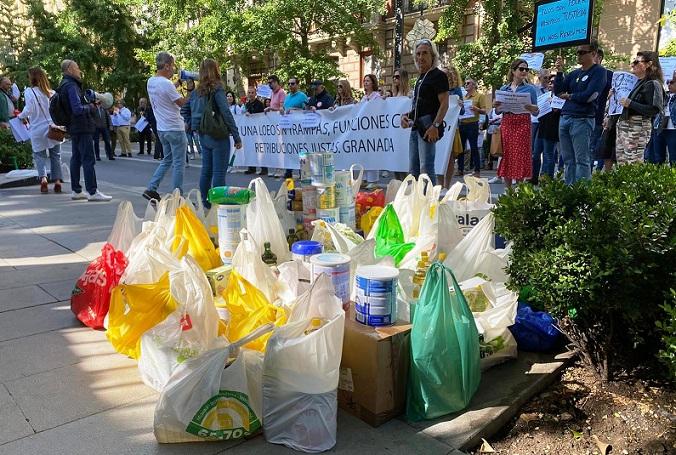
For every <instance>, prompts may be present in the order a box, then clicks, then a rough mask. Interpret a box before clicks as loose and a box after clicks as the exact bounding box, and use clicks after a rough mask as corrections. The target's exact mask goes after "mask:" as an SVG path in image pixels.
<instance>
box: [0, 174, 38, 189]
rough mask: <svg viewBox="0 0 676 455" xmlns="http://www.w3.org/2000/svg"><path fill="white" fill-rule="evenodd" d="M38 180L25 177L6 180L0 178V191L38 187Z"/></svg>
mask: <svg viewBox="0 0 676 455" xmlns="http://www.w3.org/2000/svg"><path fill="white" fill-rule="evenodd" d="M39 183H40V180H39V179H38V178H37V177H26V178H18V179H8V178H6V177H3V176H0V189H2V188H18V187H20V186H33V185H38V184H39Z"/></svg>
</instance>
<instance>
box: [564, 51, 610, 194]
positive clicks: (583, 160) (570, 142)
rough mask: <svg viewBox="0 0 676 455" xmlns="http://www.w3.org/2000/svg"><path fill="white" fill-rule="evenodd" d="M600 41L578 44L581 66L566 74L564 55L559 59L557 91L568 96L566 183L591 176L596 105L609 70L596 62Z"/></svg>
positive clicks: (566, 112)
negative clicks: (591, 142)
mask: <svg viewBox="0 0 676 455" xmlns="http://www.w3.org/2000/svg"><path fill="white" fill-rule="evenodd" d="M598 48H599V45H598V42H597V41H595V40H592V41H591V43H589V44H584V45H582V46H578V47H577V63H578V64H579V65H580V67H579V68H577V69H575V70H573V71H572V72H571V73H570V74H568V75H567V76H565V77H564V74H563V57H561V56H559V57H557V59H556V71H557V73H556V79H555V80H554V93H556V96H558V97H559V98H563V99H564V100H566V103H565V104H564V105H563V109H562V110H561V121H560V123H559V140H560V147H561V154H562V155H563V163H564V180H565V182H566V184H568V185H572V184H573V183H575V182H577V181H579V180H583V179H590V178H591V164H592V154H591V144H590V140H591V135H592V132H593V131H594V125H595V117H596V107H597V106H598V103H599V102H601V101H600V100H599V98H600V95H601V92H602V91H603V89H604V87H605V85H606V80H607V76H606V70H605V68H603V67H602V66H601V65H597V64H596V63H595V59H596V57H597V51H598Z"/></svg>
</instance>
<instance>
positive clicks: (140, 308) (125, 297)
mask: <svg viewBox="0 0 676 455" xmlns="http://www.w3.org/2000/svg"><path fill="white" fill-rule="evenodd" d="M176 306H177V304H176V301H175V300H174V298H173V297H172V296H171V293H170V292H169V274H168V273H165V274H164V275H163V276H162V278H160V281H158V282H157V283H152V284H121V285H119V286H116V287H115V288H114V289H113V292H112V295H111V296H110V310H108V330H107V331H106V336H107V337H108V340H109V341H110V343H111V344H112V345H113V348H115V350H116V351H117V352H119V353H120V354H124V355H128V356H129V357H131V358H133V359H138V358H139V356H140V355H141V335H143V334H144V333H145V332H146V331H147V330H149V329H151V328H153V327H155V326H156V325H157V324H159V323H160V322H162V321H164V319H165V318H166V317H167V316H169V314H171V313H172V312H173V311H174V310H175V309H176Z"/></svg>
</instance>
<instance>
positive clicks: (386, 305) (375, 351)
mask: <svg viewBox="0 0 676 455" xmlns="http://www.w3.org/2000/svg"><path fill="white" fill-rule="evenodd" d="M331 159H332V156H331V155H330V154H317V156H315V155H309V156H308V157H307V161H308V162H307V163H305V162H304V163H303V169H301V179H300V181H299V182H294V181H292V180H287V181H286V182H285V183H284V184H283V185H282V186H281V189H280V190H279V191H278V192H277V194H274V195H273V194H270V192H269V191H268V189H267V187H266V185H265V183H264V182H263V180H262V179H256V180H253V181H252V182H251V184H250V185H249V187H248V188H233V187H220V188H214V189H212V190H211V191H210V192H209V197H208V199H209V201H210V202H211V208H209V209H207V208H205V207H204V206H203V205H202V203H201V202H200V201H201V197H200V195H199V192H198V191H195V190H193V191H192V192H191V193H189V194H187V195H186V196H185V197H183V196H182V195H181V194H180V193H179V192H178V191H176V192H174V193H173V194H169V195H166V196H164V197H163V198H162V199H161V200H160V201H157V203H156V205H150V204H149V206H148V209H147V210H146V214H145V216H144V218H138V217H137V216H136V215H135V214H134V212H133V208H132V205H131V203H130V202H122V203H121V204H120V206H119V209H118V213H117V218H116V220H115V224H114V226H113V230H112V233H111V235H110V237H109V239H108V242H107V243H106V244H105V245H104V247H103V249H102V251H101V256H100V257H99V258H97V259H96V260H95V261H93V262H92V263H91V264H90V265H89V266H88V267H87V269H86V271H85V272H84V273H83V275H82V276H81V277H80V278H79V280H78V281H77V283H76V287H75V289H74V291H73V295H72V299H71V308H72V310H73V312H74V313H75V314H76V316H77V317H78V318H79V319H80V320H81V321H82V322H83V323H84V324H86V325H87V326H90V327H92V328H95V329H105V330H106V336H107V338H108V340H109V341H110V343H111V344H112V346H113V347H114V348H115V349H116V350H117V351H118V352H119V353H121V354H124V355H127V356H129V357H131V358H134V359H136V360H137V361H138V368H139V373H140V376H141V378H142V379H143V381H144V382H145V383H146V384H147V385H148V386H150V387H152V388H154V389H155V390H157V391H159V392H160V397H159V401H158V402H157V406H156V409H155V416H154V432H155V436H156V438H157V440H158V442H161V443H175V442H187V441H210V440H230V439H237V438H243V437H247V436H250V435H253V434H255V433H257V432H258V431H260V430H261V429H262V431H263V433H264V436H265V438H266V440H267V441H269V442H271V443H275V444H283V445H286V446H288V447H290V448H292V449H295V450H299V451H305V452H321V451H325V450H328V449H331V448H332V447H333V446H334V445H335V443H336V432H337V410H338V407H339V406H340V407H341V408H343V409H345V410H346V411H348V412H351V413H353V414H355V415H357V416H359V417H360V418H362V419H363V420H365V421H367V422H368V423H370V424H372V425H379V424H381V423H383V422H385V421H387V420H389V419H391V418H393V417H395V416H397V415H399V414H401V413H403V412H405V413H406V417H407V418H408V419H410V420H421V419H431V418H436V417H439V416H442V415H445V414H449V413H452V412H456V411H459V410H461V409H463V408H465V407H466V406H467V405H468V403H469V401H470V399H471V398H472V396H473V394H474V393H475V391H476V390H477V388H478V386H479V382H480V375H481V370H482V369H485V368H488V367H490V366H492V365H495V364H497V363H499V362H502V361H505V360H507V359H511V358H514V357H516V355H517V345H516V341H515V339H514V337H513V336H512V335H511V333H510V330H509V329H508V327H510V326H512V325H513V324H514V322H515V318H516V316H517V295H516V294H515V293H513V292H511V291H509V290H507V288H506V287H505V283H506V281H507V279H508V277H507V276H506V272H505V268H506V266H507V265H508V260H509V251H508V249H495V247H494V238H495V236H494V233H493V224H494V220H493V216H492V214H491V213H490V210H491V208H492V204H491V203H490V197H491V193H490V188H489V186H488V182H487V181H486V180H484V179H474V178H472V177H466V178H465V185H463V184H462V183H457V184H456V185H454V186H453V187H452V188H451V189H450V191H449V192H448V193H447V194H446V195H445V196H444V197H443V198H442V199H440V187H439V186H436V187H435V186H433V185H432V184H431V182H430V180H429V179H428V178H427V176H425V175H422V176H420V178H418V179H416V178H415V177H413V176H408V177H406V178H405V179H404V181H403V182H400V181H396V180H393V181H391V182H390V184H389V185H388V187H387V189H386V190H383V189H375V190H372V191H359V188H360V184H361V173H362V172H361V171H360V172H359V175H358V176H357V177H355V176H354V171H356V169H352V170H349V171H334V170H333V164H332V161H331ZM296 183H298V185H297V184H296ZM464 186H466V187H467V191H466V195H465V196H464V197H463V198H461V199H459V197H460V194H461V192H462V191H463V187H464Z"/></svg>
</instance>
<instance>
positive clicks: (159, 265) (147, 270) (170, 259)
mask: <svg viewBox="0 0 676 455" xmlns="http://www.w3.org/2000/svg"><path fill="white" fill-rule="evenodd" d="M144 228H145V229H144V231H143V232H141V233H140V234H139V235H138V236H136V238H135V239H134V242H132V245H131V247H130V248H129V255H128V256H127V268H126V269H125V270H124V273H123V274H122V276H121V277H120V283H124V284H144V283H156V282H157V281H159V280H160V278H161V277H162V275H164V274H165V273H167V272H168V271H170V270H172V269H176V268H177V267H178V260H177V258H178V257H180V256H181V252H182V251H183V250H184V248H183V246H182V245H183V244H181V246H179V248H177V249H176V252H175V253H172V250H171V244H172V243H173V240H174V239H173V238H167V235H166V231H165V230H164V228H163V227H162V226H160V225H158V224H155V223H147V224H146V225H145V226H144ZM182 241H183V239H182Z"/></svg>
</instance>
